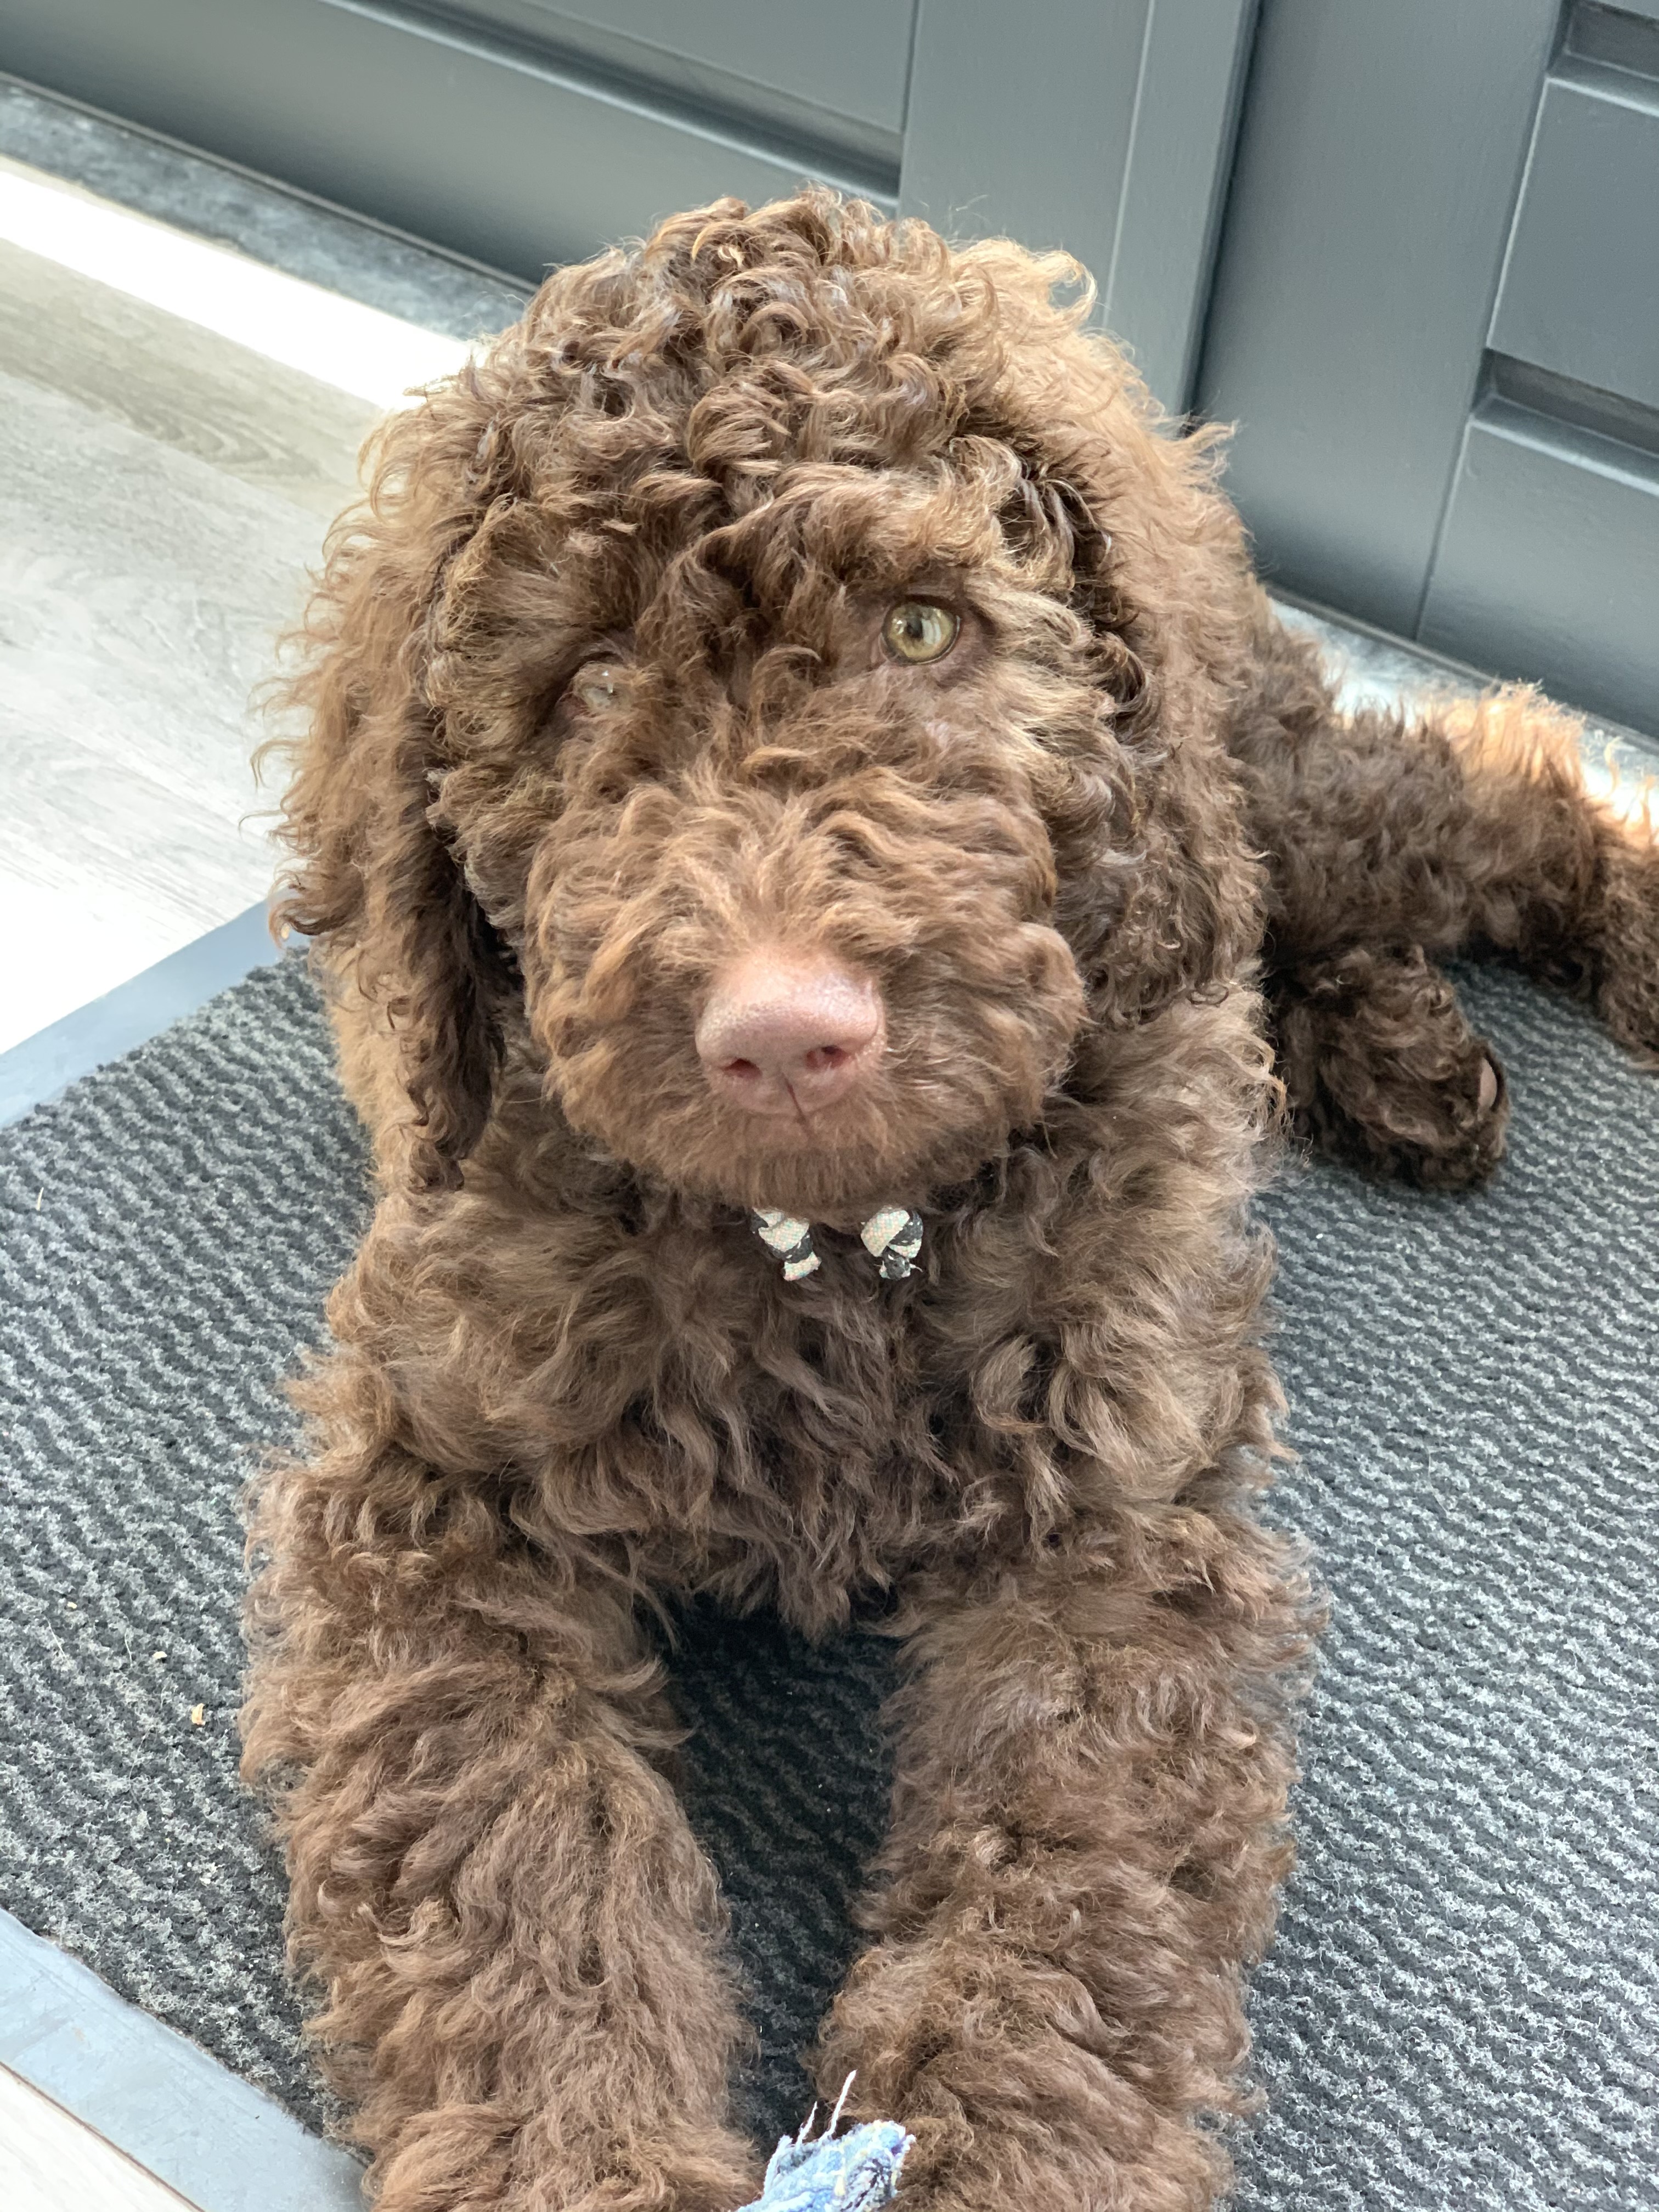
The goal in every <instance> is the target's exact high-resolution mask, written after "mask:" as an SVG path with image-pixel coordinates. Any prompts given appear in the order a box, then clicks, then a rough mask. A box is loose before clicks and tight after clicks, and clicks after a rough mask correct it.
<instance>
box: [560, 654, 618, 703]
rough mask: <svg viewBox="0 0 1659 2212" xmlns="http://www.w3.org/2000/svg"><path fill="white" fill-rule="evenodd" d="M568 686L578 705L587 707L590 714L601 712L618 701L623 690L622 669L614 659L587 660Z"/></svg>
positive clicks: (572, 697)
mask: <svg viewBox="0 0 1659 2212" xmlns="http://www.w3.org/2000/svg"><path fill="white" fill-rule="evenodd" d="M567 688H568V693H569V696H570V698H571V699H572V700H573V701H574V703H575V704H576V705H577V706H578V707H583V708H586V710H587V712H588V713H589V714H603V713H604V712H605V708H607V707H613V706H615V704H616V702H617V696H618V695H619V694H620V692H621V690H622V671H621V670H620V669H619V668H618V667H617V664H616V662H615V661H614V660H589V661H586V662H584V663H583V665H582V666H581V667H580V668H579V669H578V670H577V671H576V672H575V674H574V676H573V677H572V678H571V679H570V682H569V684H568V687H567Z"/></svg>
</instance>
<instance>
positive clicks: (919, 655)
mask: <svg viewBox="0 0 1659 2212" xmlns="http://www.w3.org/2000/svg"><path fill="white" fill-rule="evenodd" d="M961 628H962V621H961V617H959V616H957V615H953V614H952V613H951V610H950V609H949V607H936V606H935V605H933V601H932V600H931V599H901V600H900V601H899V603H898V605H896V606H895V607H890V608H889V609H888V611H887V619H886V621H885V622H884V623H883V624H882V626H881V641H882V643H883V644H884V646H885V647H887V650H888V651H889V653H892V654H893V655H894V656H895V657H896V659H900V660H909V661H922V660H943V659H944V658H945V654H946V653H949V651H950V650H951V647H952V646H953V645H954V644H955V643H956V641H957V631H958V630H959V629H961Z"/></svg>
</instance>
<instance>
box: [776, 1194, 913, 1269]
mask: <svg viewBox="0 0 1659 2212" xmlns="http://www.w3.org/2000/svg"><path fill="white" fill-rule="evenodd" d="M751 1218H752V1219H753V1222H754V1225H755V1234H756V1236H757V1237H759V1238H760V1241H761V1243H763V1244H764V1245H765V1247H766V1249H767V1250H768V1251H769V1252H775V1253H776V1254H777V1255H778V1257H779V1259H780V1260H781V1261H782V1262H783V1279H784V1281H785V1282H786V1283H798V1282H799V1280H800V1279H801V1277H802V1276H803V1275H816V1274H817V1271H818V1269H819V1268H820V1267H822V1266H823V1261H821V1260H820V1259H819V1258H818V1255H817V1253H816V1252H815V1251H814V1250H813V1249H812V1225H811V1222H810V1221H801V1220H799V1219H798V1218H796V1216H795V1215H794V1214H793V1213H781V1212H779V1211H778V1209H777V1207H776V1206H758V1207H757V1209H756V1211H755V1212H754V1214H753V1215H752V1217H751ZM859 1235H860V1238H861V1239H862V1240H863V1243H864V1249H865V1250H866V1252H868V1253H869V1255H870V1256H871V1257H872V1259H873V1260H878V1261H880V1263H881V1272H882V1273H883V1275H884V1276H885V1278H886V1279H887V1280H888V1281H889V1282H896V1281H897V1280H898V1279H899V1278H900V1276H902V1275H908V1273H910V1263H911V1261H913V1260H914V1259H915V1256H916V1255H917V1253H918V1252H920V1251H921V1215H920V1214H919V1213H912V1212H910V1211H909V1210H908V1207H906V1206H883V1207H882V1209H881V1211H880V1212H879V1213H872V1215H871V1216H870V1218H869V1219H868V1220H867V1221H866V1223H865V1225H864V1226H863V1228H862V1229H860V1231H859Z"/></svg>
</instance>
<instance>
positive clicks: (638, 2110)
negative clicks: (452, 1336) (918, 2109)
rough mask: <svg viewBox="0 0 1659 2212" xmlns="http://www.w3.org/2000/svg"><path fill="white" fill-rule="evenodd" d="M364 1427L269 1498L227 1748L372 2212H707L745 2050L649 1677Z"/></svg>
mask: <svg viewBox="0 0 1659 2212" xmlns="http://www.w3.org/2000/svg"><path fill="white" fill-rule="evenodd" d="M364 1381H365V1383H366V1387H365V1388H363V1389H362V1390H360V1391H359V1392H358V1393H357V1394H356V1395H358V1396H359V1397H360V1398H361V1399H362V1401H363V1403H364V1406H365V1407H367V1406H368V1405H369V1404H370V1402H371V1401H373V1399H374V1395H375V1389H376V1385H375V1383H374V1380H373V1379H372V1378H368V1377H367V1376H365V1378H364ZM379 1387H380V1389H381V1390H382V1391H383V1390H384V1381H383V1378H382V1379H381V1382H380V1386H379ZM333 1390H334V1395H335V1400H336V1407H337V1408H338V1406H339V1403H340V1401H341V1399H342V1397H343V1395H345V1394H344V1393H343V1391H342V1390H341V1389H340V1363H338V1362H337V1363H335V1374H334V1382H333ZM377 1425H378V1424H376V1423H375V1422H374V1420H373V1419H364V1420H362V1421H361V1422H360V1423H359V1424H358V1425H357V1426H358V1431H359V1433H358V1435H357V1436H356V1438H355V1439H354V1438H353V1437H351V1436H350V1435H349V1434H345V1435H342V1434H341V1432H340V1426H339V1425H336V1431H335V1441H334V1444H333V1448H332V1449H331V1450H330V1451H329V1452H327V1453H325V1454H324V1455H322V1456H321V1457H320V1458H319V1460H318V1461H317V1462H315V1463H314V1464H313V1465H312V1466H309V1467H301V1468H293V1469H290V1470H288V1471H287V1472H285V1473H283V1474H279V1475H277V1476H276V1477H275V1478H274V1479H273V1480H272V1481H271V1482H270V1484H269V1485H268V1486H267V1489H266V1492H265V1496H264V1510H263V1513H262V1516H261V1519H260V1522H259V1523H258V1527H257V1528H256V1541H258V1543H260V1544H261V1545H262V1546H268V1547H269V1548H270V1555H271V1564H270V1565H269V1566H268V1567H267V1568H266V1570H265V1571H264V1574H263V1576H262V1577H261V1578H260V1580H259V1582H258V1583H257V1584H256V1586H255V1590H254V1594H253V1598H252V1616H253V1630H254V1652H255V1665H254V1674H253V1682H252V1695H251V1699H250V1704H249V1707H248V1711H247V1713H246V1727H247V1733H248V1748H247V1757H246V1766H247V1771H249V1773H250V1775H252V1776H254V1777H259V1778H264V1777H270V1778H271V1779H272V1780H273V1781H274V1783H275V1784H276V1788H277V1794H278V1797H279V1807H280V1818H279V1825H280V1828H281V1832H282V1833H283V1840H284V1842H285V1844H286V1847H287V1856H288V1862H289V1873H290V1876H291V1882H292V1895H291V1905H290V1915H289V1928H290V1944H291V1948H292V1950H293V1952H294V1954H295V1958H296V1960H298V1962H299V1963H300V1964H301V1966H304V1967H305V1968H306V1969H307V1972H308V1973H309V1975H310V1976H311V1978H313V1981H315V1982H317V1983H319V1984H322V1986H323V1988H324V1989H325V1991H326V1996H327V2003H326V2006H325V2009H324V2010H323V2011H322V2013H321V2015H320V2016H319V2018H318V2019H316V2020H315V2021H313V2023H312V2033H313V2036H314V2037H315V2039H317V2041H318V2042H319V2044H320V2045H322V2047H323V2051H324V2054H325V2061H326V2062H327V2063H328V2065H329V2070H330V2072H331V2075H332V2076H333V2078H334V2080H335V2081H336V2083H337V2086H338V2087H339V2088H340V2090H341V2092H342V2093H343V2094H344V2095H345V2096H346V2097H347V2098H348V2099H349V2100H350V2101H351V2102H353V2103H354V2104H356V2106H358V2112H357V2114H356V2122H355V2125H354V2130H353V2132H354V2133H355V2135H356V2138H357V2140H358V2141H360V2142H363V2143H364V2144H366V2145H367V2147H368V2148H369V2149H370V2150H371V2151H372V2152H373V2154H374V2168H373V2177H372V2181H373V2188H374V2202H375V2204H376V2206H377V2208H378V2212H547V2208H549V2207H553V2206H556V2207H558V2208H560V2212H584V2208H586V2212H599V2208H601V2207H603V2208H604V2212H647V2208H649V2212H731V2208H732V2206H733V2205H737V2204H741V2203H744V2202H746V2201H748V2200H749V2199H750V2198H751V2197H753V2196H754V2195H755V2193H756V2184H757V2179H758V2172H757V2165H756V2162H755V2160H754V2158H753V2154H752V2152H751V2150H750V2146H749V2145H748V2144H747V2143H746V2142H744V2141H743V2140H742V2139H741V2138H740V2137H738V2136H737V2135H736V2134H735V2133H734V2132H733V2131H732V2130H731V2129H730V2127H729V2126H728V2125H727V2123H726V2063H727V2059H728V2057H729V2056H730V2054H731V2052H732V2048H733V2045H734V2044H735V2043H736V2042H737V2040H738V2037H739V2034H740V2029H739V2025H738V2016H737V2014H736V2009H735V2005H734V2001H733V1997H732V1991H731V1989H730V1988H729V1986H728V1982H727V1973H726V1967H725V1966H724V1965H723V1962H722V1957H721V1951H720V1931H721V1923H722V1915H721V1911H720V1902H719V1898H718V1893H717V1886H716V1881H715V1877H714V1872H713V1869H712V1868H711V1867H710V1866H709V1864H708V1861H707V1859H706V1858H705V1857H704V1856H703V1854H702V1851H701V1850H699V1849H698V1847H697V1845H696V1843H695V1842H694V1841H693V1838H692V1837H691V1834H690V1830H689V1828H688V1827H687V1825H686V1821H685V1817H684V1812H683V1811H682V1809H681V1808H680V1806H679V1804H678V1801H677V1799H676V1798H675V1796H674V1795H673V1793H672V1791H671V1789H670V1787H669V1784H668V1783H667V1781H666V1780H665V1778H664V1776H663V1774H662V1773H661V1772H660V1771H659V1768H658V1765H656V1764H655V1763H654V1760H653V1756H652V1754H653V1751H654V1750H655V1748H656V1747H658V1746H659V1745H661V1744H662V1743H664V1742H665V1741H674V1740H677V1738H678V1733H679V1731H678V1730H676V1729H671V1726H670V1724H669V1723H668V1717H667V1716H666V1714H665V1711H664V1710H663V1706H662V1701H661V1698H660V1686H659V1680H658V1670H657V1668H656V1665H655V1663H654V1662H653V1660H652V1659H651V1658H650V1657H649V1656H648V1655H647V1652H646V1650H644V1649H643V1648H642V1646H641V1643H640V1641H639V1640H638V1637H637V1633H636V1630H635V1623H634V1620H633V1618H632V1614H631V1612H630V1610H629V1607H628V1606H627V1604H626V1602H625V1598H624V1597H623V1596H622V1595H618V1594H617V1593H616V1592H614V1591H613V1590H611V1589H609V1588H608V1587H605V1586H603V1585H601V1586H599V1587H594V1588H588V1587H586V1586H585V1583H584V1581H583V1579H582V1578H581V1577H580V1576H571V1575H562V1574H560V1573H559V1572H557V1571H555V1567H554V1565H553V1563H551V1562H550V1561H549V1560H547V1559H539V1560H538V1559H534V1558H532V1557H531V1556H530V1555H529V1554H528V1553H527V1549H526V1546H525V1545H524V1544H523V1543H522V1542H521V1541H513V1535H512V1531H511V1529H510V1528H509V1527H507V1525H506V1524H505V1516H504V1515H502V1514H501V1513H499V1512H498V1510H497V1507H496V1504H495V1502H494V1500H493V1498H492V1497H491V1496H490V1494H489V1485H488V1484H480V1483H473V1482H461V1481H459V1480H453V1479H451V1480H446V1479H445V1478H444V1477H443V1476H441V1474H438V1473H437V1472H435V1470H433V1469H432V1468H428V1467H426V1466H423V1465H421V1464H418V1463H416V1462H414V1461H412V1460H411V1459H410V1458H409V1456H408V1455H406V1454H405V1453H404V1452H403V1451H402V1450H400V1449H398V1447H397V1446H396V1445H395V1444H393V1443H390V1442H386V1441H382V1442H381V1443H379V1444H378V1445H374V1444H373V1443H371V1442H370V1441H369V1437H370V1436H371V1434H372V1432H373V1431H374V1427H375V1426H377Z"/></svg>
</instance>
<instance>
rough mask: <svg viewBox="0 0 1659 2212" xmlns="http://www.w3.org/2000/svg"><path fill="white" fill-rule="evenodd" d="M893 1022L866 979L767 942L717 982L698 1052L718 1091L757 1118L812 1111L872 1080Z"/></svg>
mask: <svg viewBox="0 0 1659 2212" xmlns="http://www.w3.org/2000/svg"><path fill="white" fill-rule="evenodd" d="M883 1028H884V1020H883V1015H882V1006H881V1000H880V998H879V997H878V994H877V992H876V987H875V986H874V984H873V983H872V982H870V981H868V979H867V978H866V977H863V976H859V975H851V974H849V973H848V970H847V969H845V968H842V966H840V965H839V964H838V963H836V961H833V960H831V959H829V957H827V956H826V955H824V954H821V953H813V952H787V951H782V950H781V948H780V947H778V946H776V945H766V946H763V947H762V948H760V949H759V950H758V951H754V952H747V953H745V954H744V956H743V957H742V958H741V959H740V960H735V961H733V962H732V965H731V966H730V967H729V968H724V969H721V970H720V974H719V975H716V976H715V978H714V988H713V990H712V991H711V992H710V993H709V994H708V1005H707V1006H705V1007H704V1008H703V1010H702V1018H701V1019H700V1020H699V1021H698V1023H697V1056H698V1058H699V1059H700V1060H702V1064H703V1070H704V1073H706V1074H707V1076H708V1081H709V1083H710V1085H711V1086H712V1087H713V1089H714V1091H715V1092H716V1093H717V1094H718V1095H719V1096H720V1097H723V1098H726V1099H728V1100H730V1102H731V1103H732V1104H733V1105H735V1106H741V1107H743V1108H744V1109H746V1111H748V1112H749V1113H751V1114H776V1115H786V1114H787V1115H793V1114H813V1113H817V1111H818V1110H819V1109H821V1108H823V1107H825V1106H833V1105H834V1104H835V1103H836V1101H837V1100H838V1099H842V1098H844V1097H847V1095H848V1092H849V1091H853V1090H854V1089H855V1088H856V1086H857V1085H859V1084H860V1083H861V1082H862V1081H863V1080H864V1078H865V1076H866V1074H867V1073H868V1072H869V1069H870V1067H871V1066H872V1064H873V1063H874V1061H875V1059H876V1057H877V1055H878V1053H879V1052H880V1049H881V1038H882V1030H883Z"/></svg>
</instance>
